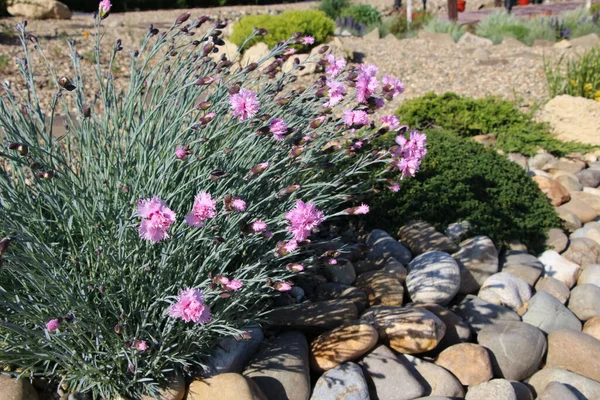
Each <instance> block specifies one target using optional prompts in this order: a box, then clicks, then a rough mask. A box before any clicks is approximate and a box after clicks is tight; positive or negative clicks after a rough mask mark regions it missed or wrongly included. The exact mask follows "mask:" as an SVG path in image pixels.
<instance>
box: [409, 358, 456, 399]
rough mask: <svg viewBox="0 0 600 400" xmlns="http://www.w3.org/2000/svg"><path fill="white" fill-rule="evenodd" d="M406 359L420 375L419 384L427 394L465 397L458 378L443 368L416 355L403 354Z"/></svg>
mask: <svg viewBox="0 0 600 400" xmlns="http://www.w3.org/2000/svg"><path fill="white" fill-rule="evenodd" d="M405 357H406V359H407V360H408V361H409V362H410V363H411V364H412V365H413V366H414V367H415V369H416V370H417V372H418V373H419V375H420V377H419V376H417V379H419V380H420V382H421V385H423V387H424V388H425V393H427V394H429V396H446V397H449V398H463V397H465V390H464V389H463V386H462V385H461V384H460V382H459V381H458V379H456V377H455V376H454V375H452V374H451V373H450V372H448V371H447V370H446V369H445V368H442V367H440V366H439V365H435V364H434V363H432V362H428V361H425V360H422V359H420V358H418V357H415V356H411V355H408V354H407V355H405Z"/></svg>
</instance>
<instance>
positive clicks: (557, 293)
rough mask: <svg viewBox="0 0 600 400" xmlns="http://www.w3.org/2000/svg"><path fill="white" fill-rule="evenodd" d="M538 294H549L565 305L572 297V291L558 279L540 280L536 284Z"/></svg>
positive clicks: (546, 277)
mask: <svg viewBox="0 0 600 400" xmlns="http://www.w3.org/2000/svg"><path fill="white" fill-rule="evenodd" d="M535 290H536V292H547V293H549V294H551V295H552V296H554V297H555V298H556V299H557V300H558V301H560V302H561V303H563V304H565V303H566V302H567V300H568V299H569V297H570V296H571V291H570V290H569V288H568V287H567V285H565V284H564V283H563V282H561V281H559V280H558V279H554V278H550V277H549V276H545V277H542V278H540V280H538V281H537V283H536V284H535Z"/></svg>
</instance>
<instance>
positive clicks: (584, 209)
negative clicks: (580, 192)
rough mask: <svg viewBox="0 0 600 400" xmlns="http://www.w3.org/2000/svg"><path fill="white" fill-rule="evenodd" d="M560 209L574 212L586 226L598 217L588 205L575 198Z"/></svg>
mask: <svg viewBox="0 0 600 400" xmlns="http://www.w3.org/2000/svg"><path fill="white" fill-rule="evenodd" d="M599 172H600V171H599ZM558 208H560V209H563V210H567V211H570V212H572V213H573V214H575V215H576V216H577V218H579V220H580V221H581V222H582V223H584V224H585V223H586V222H590V221H593V220H594V219H595V218H596V217H597V216H598V212H597V211H596V210H594V209H593V208H592V207H590V206H589V205H588V204H587V203H585V202H583V201H581V200H577V199H573V198H572V199H571V201H569V202H568V203H564V204H563V205H561V206H560V207H558Z"/></svg>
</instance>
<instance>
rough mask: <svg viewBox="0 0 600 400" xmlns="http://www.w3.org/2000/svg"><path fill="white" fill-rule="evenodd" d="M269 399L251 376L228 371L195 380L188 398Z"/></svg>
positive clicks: (212, 399)
mask: <svg viewBox="0 0 600 400" xmlns="http://www.w3.org/2000/svg"><path fill="white" fill-rule="evenodd" d="M206 399H211V400H231V399H236V400H267V397H266V396H265V395H264V394H263V393H262V391H261V390H260V389H259V387H258V386H257V385H256V383H254V381H252V379H250V378H246V377H245V376H243V375H241V374H236V373H233V372H228V373H225V374H219V375H215V376H213V377H211V378H208V379H204V380H195V381H193V382H192V383H191V384H190V386H189V388H188V394H187V400H206Z"/></svg>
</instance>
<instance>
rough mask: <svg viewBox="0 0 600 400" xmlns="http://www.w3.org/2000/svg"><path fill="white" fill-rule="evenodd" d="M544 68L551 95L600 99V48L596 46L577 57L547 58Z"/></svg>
mask: <svg viewBox="0 0 600 400" xmlns="http://www.w3.org/2000/svg"><path fill="white" fill-rule="evenodd" d="M544 70H545V72H546V79H547V80H548V90H549V91H550V97H555V96H559V95H561V94H568V95H571V96H580V97H586V98H588V99H595V100H597V101H600V49H599V48H598V47H595V48H593V49H591V50H588V51H587V52H585V53H583V54H582V55H580V56H578V57H576V58H566V57H565V56H562V57H560V58H559V59H558V60H553V59H546V60H545V61H544Z"/></svg>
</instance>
